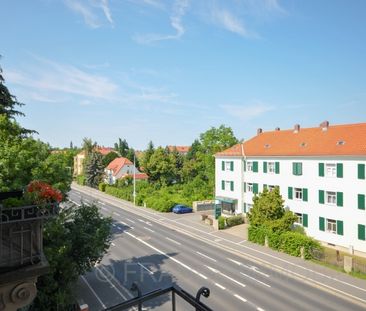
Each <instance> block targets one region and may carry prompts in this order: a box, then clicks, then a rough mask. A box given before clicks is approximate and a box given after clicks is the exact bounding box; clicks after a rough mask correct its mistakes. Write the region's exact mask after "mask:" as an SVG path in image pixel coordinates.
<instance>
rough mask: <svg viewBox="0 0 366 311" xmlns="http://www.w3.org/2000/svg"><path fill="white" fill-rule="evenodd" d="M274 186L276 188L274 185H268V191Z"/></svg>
mask: <svg viewBox="0 0 366 311" xmlns="http://www.w3.org/2000/svg"><path fill="white" fill-rule="evenodd" d="M274 188H276V186H274V185H268V190H269V191H272V190H274Z"/></svg>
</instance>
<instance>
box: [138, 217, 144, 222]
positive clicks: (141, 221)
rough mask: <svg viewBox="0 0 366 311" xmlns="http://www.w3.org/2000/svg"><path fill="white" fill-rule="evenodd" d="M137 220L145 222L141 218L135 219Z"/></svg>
mask: <svg viewBox="0 0 366 311" xmlns="http://www.w3.org/2000/svg"><path fill="white" fill-rule="evenodd" d="M137 220H138V221H140V222H143V223H145V220H142V219H141V218H139V219H137Z"/></svg>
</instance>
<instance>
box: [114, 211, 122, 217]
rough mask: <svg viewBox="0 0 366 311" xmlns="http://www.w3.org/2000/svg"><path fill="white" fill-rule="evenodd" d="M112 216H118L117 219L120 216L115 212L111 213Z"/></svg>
mask: <svg viewBox="0 0 366 311" xmlns="http://www.w3.org/2000/svg"><path fill="white" fill-rule="evenodd" d="M113 214H114V215H116V216H118V217H119V216H121V215H120V214H118V213H116V212H113Z"/></svg>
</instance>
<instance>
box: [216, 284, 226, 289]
mask: <svg viewBox="0 0 366 311" xmlns="http://www.w3.org/2000/svg"><path fill="white" fill-rule="evenodd" d="M215 285H216V286H217V287H220V288H221V289H223V290H225V289H226V288H225V287H224V286H222V285H220V284H219V283H215Z"/></svg>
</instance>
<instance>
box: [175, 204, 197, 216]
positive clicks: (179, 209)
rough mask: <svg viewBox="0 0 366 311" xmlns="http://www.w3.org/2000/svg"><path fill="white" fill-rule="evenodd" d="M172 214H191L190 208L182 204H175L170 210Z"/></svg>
mask: <svg viewBox="0 0 366 311" xmlns="http://www.w3.org/2000/svg"><path fill="white" fill-rule="evenodd" d="M172 212H173V213H176V214H185V213H192V208H190V207H188V206H185V205H182V204H177V205H174V207H173V208H172Z"/></svg>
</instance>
